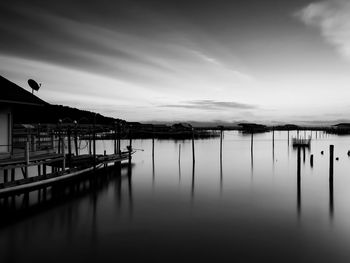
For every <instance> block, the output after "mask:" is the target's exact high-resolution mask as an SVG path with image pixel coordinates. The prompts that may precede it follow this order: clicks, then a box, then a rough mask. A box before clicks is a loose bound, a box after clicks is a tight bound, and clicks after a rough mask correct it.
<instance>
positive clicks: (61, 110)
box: [0, 76, 116, 124]
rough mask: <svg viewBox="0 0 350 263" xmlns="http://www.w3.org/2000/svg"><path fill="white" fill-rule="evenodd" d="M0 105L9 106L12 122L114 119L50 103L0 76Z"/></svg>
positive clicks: (100, 120)
mask: <svg viewBox="0 0 350 263" xmlns="http://www.w3.org/2000/svg"><path fill="white" fill-rule="evenodd" d="M0 90H1V94H0V106H2V105H3V106H4V107H9V106H10V107H11V108H12V110H13V114H14V116H13V118H14V123H16V124H21V123H22V124H25V123H26V124H28V123H33V124H34V123H58V120H59V119H61V120H62V122H63V123H65V122H66V123H71V122H73V121H78V122H79V123H90V124H91V123H94V121H96V124H112V123H114V121H115V120H116V119H114V118H110V117H105V116H103V115H101V114H97V113H94V112H91V111H85V110H79V109H76V108H71V107H67V106H62V105H51V104H49V103H47V102H45V101H43V100H42V99H40V98H39V97H37V96H35V95H34V94H32V93H30V92H29V91H27V90H25V89H23V88H22V87H20V86H18V85H17V84H15V83H13V82H12V81H10V80H8V79H6V78H4V77H3V76H0Z"/></svg>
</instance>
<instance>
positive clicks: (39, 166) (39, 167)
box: [38, 164, 41, 176]
mask: <svg viewBox="0 0 350 263" xmlns="http://www.w3.org/2000/svg"><path fill="white" fill-rule="evenodd" d="M40 175H41V165H40V164H38V176H40Z"/></svg>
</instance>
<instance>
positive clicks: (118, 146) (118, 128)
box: [117, 120, 122, 154]
mask: <svg viewBox="0 0 350 263" xmlns="http://www.w3.org/2000/svg"><path fill="white" fill-rule="evenodd" d="M121 132H122V129H121V124H120V120H118V121H117V135H118V138H117V151H118V154H120V152H121V150H120V139H121Z"/></svg>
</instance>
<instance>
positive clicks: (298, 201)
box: [297, 146, 301, 214]
mask: <svg viewBox="0 0 350 263" xmlns="http://www.w3.org/2000/svg"><path fill="white" fill-rule="evenodd" d="M300 150H301V149H300V146H298V160H297V208H298V214H300V211H301V175H300V172H301V163H300Z"/></svg>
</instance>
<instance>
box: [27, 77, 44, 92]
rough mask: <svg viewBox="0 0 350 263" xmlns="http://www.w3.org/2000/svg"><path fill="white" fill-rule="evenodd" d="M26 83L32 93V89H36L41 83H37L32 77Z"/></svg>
mask: <svg viewBox="0 0 350 263" xmlns="http://www.w3.org/2000/svg"><path fill="white" fill-rule="evenodd" d="M28 85H29V86H30V87H31V88H32V94H34V90H35V91H38V90H39V89H40V87H41V83H40V84H38V83H37V82H36V81H35V80H33V79H28Z"/></svg>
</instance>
